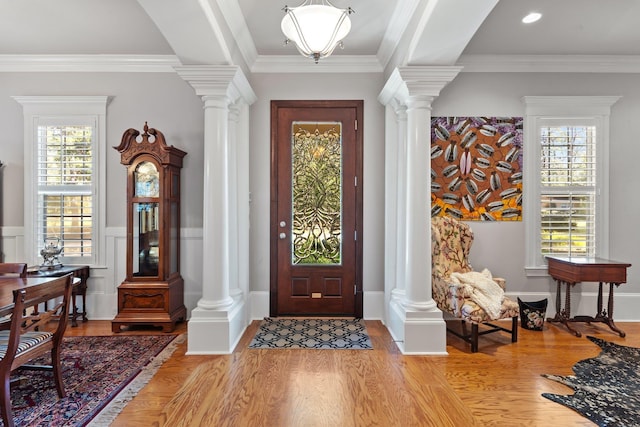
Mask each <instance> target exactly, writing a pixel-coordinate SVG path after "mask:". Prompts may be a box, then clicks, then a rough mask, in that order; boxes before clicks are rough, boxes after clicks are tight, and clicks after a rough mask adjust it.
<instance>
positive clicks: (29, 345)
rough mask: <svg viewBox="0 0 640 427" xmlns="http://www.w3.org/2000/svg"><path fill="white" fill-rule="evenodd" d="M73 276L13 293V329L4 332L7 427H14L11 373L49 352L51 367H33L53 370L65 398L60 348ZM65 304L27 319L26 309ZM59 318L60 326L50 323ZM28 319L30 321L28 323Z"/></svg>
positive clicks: (1, 381)
mask: <svg viewBox="0 0 640 427" xmlns="http://www.w3.org/2000/svg"><path fill="white" fill-rule="evenodd" d="M72 280H73V279H72V276H71V274H68V275H66V276H63V277H59V278H56V279H53V280H52V281H50V282H46V283H43V284H40V285H34V286H28V287H24V288H21V289H17V290H14V291H13V301H14V306H13V312H12V315H11V328H10V329H9V330H8V331H0V410H1V411H2V421H3V422H4V425H5V427H10V426H14V422H13V411H12V410H11V394H10V376H11V372H12V371H14V370H15V369H17V368H19V367H20V366H23V365H25V364H26V363H28V362H29V361H31V360H33V359H35V358H36V357H38V356H41V355H43V354H45V353H47V352H50V354H51V367H46V368H45V367H42V366H38V367H33V368H34V369H39V370H42V369H48V368H50V369H52V370H53V378H54V381H55V384H56V389H57V391H58V396H60V398H63V397H64V396H65V391H64V384H63V383H62V368H61V366H60V347H61V344H62V338H63V337H64V331H65V329H66V327H67V321H68V319H69V316H67V315H66V314H67V313H68V312H69V304H70V301H71V288H72ZM60 297H62V301H60V302H59V303H58V304H56V305H55V307H53V308H52V309H51V310H47V312H46V313H40V316H39V318H36V317H35V316H28V318H25V317H23V310H24V308H26V307H32V306H35V305H38V304H40V303H43V302H45V301H51V300H56V301H57V300H59V299H60ZM54 315H55V316H56V319H57V325H55V327H52V325H51V324H50V323H49V321H50V320H51V318H52V316H54ZM27 319H28V322H25V320H27Z"/></svg>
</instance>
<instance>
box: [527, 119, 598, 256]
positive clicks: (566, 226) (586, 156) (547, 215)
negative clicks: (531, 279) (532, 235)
mask: <svg viewBox="0 0 640 427" xmlns="http://www.w3.org/2000/svg"><path fill="white" fill-rule="evenodd" d="M539 129H540V133H539V140H540V148H541V150H540V151H541V155H540V250H541V253H542V255H543V256H544V255H561V256H580V257H593V256H595V254H596V232H595V223H596V220H597V218H596V213H597V212H596V157H597V156H596V126H594V125H585V124H577V125H573V126H572V125H569V124H568V121H567V120H562V119H561V120H559V121H558V122H557V123H554V121H553V120H552V121H550V122H549V123H546V120H543V121H541V123H540V128H539Z"/></svg>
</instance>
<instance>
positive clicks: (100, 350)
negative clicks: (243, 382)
mask: <svg viewBox="0 0 640 427" xmlns="http://www.w3.org/2000/svg"><path fill="white" fill-rule="evenodd" d="M178 337H179V338H178ZM182 340H183V338H182V336H176V335H121V336H104V337H65V338H64V344H63V348H62V364H63V374H62V375H63V381H64V386H65V391H66V393H67V396H66V397H65V398H63V399H59V398H58V394H57V392H56V389H55V384H54V381H53V375H52V373H51V372H42V371H29V370H18V371H15V372H14V373H13V374H12V375H11V381H12V382H11V403H12V407H13V416H14V421H15V424H16V425H17V426H85V425H87V424H88V423H89V422H91V421H92V420H94V423H92V424H96V425H109V423H110V422H111V421H112V420H113V419H114V418H115V417H116V416H117V414H118V413H119V412H120V411H121V410H122V408H123V407H124V406H125V405H126V403H127V402H128V401H129V400H131V399H132V398H133V396H135V395H136V393H137V392H138V391H139V390H140V389H141V388H142V387H144V385H145V384H146V383H147V382H148V381H149V380H150V379H151V377H153V375H154V374H155V373H156V371H157V370H158V368H159V367H160V366H161V365H162V363H163V362H164V361H165V360H166V359H167V358H168V357H169V356H170V355H171V353H173V351H174V350H175V347H176V345H177V343H178V342H179V341H182ZM50 360H51V359H50V357H49V356H48V355H47V356H46V357H43V358H40V359H37V360H35V361H34V364H45V365H46V364H50V363H51V361H50ZM105 408H106V409H105ZM98 415H99V416H98ZM97 416H98V417H97ZM1 425H2V421H0V426H1Z"/></svg>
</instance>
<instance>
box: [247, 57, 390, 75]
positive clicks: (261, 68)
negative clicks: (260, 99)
mask: <svg viewBox="0 0 640 427" xmlns="http://www.w3.org/2000/svg"><path fill="white" fill-rule="evenodd" d="M382 71H383V67H382V65H381V64H380V61H378V58H377V57H376V56H375V55H331V56H328V57H326V58H322V59H320V62H319V63H317V64H316V63H314V62H313V60H312V59H310V58H305V57H303V56H302V55H259V56H258V58H257V59H256V61H255V62H254V64H253V66H252V67H251V72H252V73H381V72H382Z"/></svg>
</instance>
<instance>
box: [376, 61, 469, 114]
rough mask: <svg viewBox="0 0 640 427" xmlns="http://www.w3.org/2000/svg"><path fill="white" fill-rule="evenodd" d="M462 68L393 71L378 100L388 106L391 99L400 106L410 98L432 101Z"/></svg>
mask: <svg viewBox="0 0 640 427" xmlns="http://www.w3.org/2000/svg"><path fill="white" fill-rule="evenodd" d="M461 70H462V67H453V66H405V67H398V68H396V69H395V70H393V73H391V76H389V79H388V80H387V83H386V84H385V86H384V88H383V89H382V91H381V92H380V95H378V100H379V101H380V102H381V103H382V104H384V105H387V104H389V103H390V102H391V101H392V100H393V99H396V100H398V102H400V103H402V104H406V103H407V102H409V99H411V98H414V99H415V98H416V97H417V98H422V99H423V100H427V99H430V101H429V102H431V101H433V100H434V99H435V98H437V97H438V96H439V95H440V91H441V90H442V89H443V88H444V87H445V86H446V85H447V84H448V83H449V82H451V81H453V79H455V78H456V76H457V75H458V73H460V71H461Z"/></svg>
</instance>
